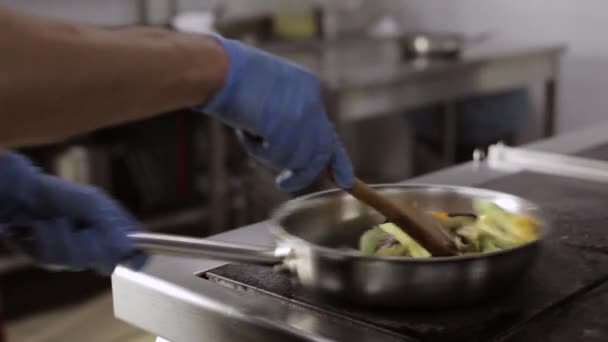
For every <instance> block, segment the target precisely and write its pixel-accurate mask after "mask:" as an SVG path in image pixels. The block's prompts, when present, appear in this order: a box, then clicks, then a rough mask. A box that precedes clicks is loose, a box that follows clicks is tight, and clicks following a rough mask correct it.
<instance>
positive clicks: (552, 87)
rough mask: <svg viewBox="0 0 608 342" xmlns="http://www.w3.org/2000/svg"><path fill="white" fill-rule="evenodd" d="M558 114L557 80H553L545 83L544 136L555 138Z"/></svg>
mask: <svg viewBox="0 0 608 342" xmlns="http://www.w3.org/2000/svg"><path fill="white" fill-rule="evenodd" d="M556 112H557V80H555V79H551V80H548V81H547V82H546V83H545V121H544V127H543V136H544V137H545V138H547V137H550V136H553V135H554V134H555V130H556Z"/></svg>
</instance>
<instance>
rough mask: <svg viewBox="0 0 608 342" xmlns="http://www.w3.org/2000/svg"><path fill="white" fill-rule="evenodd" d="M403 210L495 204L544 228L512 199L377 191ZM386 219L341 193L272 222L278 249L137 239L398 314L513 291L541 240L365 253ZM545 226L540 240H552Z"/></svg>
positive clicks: (413, 189) (484, 193) (282, 211)
mask: <svg viewBox="0 0 608 342" xmlns="http://www.w3.org/2000/svg"><path fill="white" fill-rule="evenodd" d="M375 188H377V189H378V190H379V191H381V192H382V193H383V194H384V195H385V196H388V198H390V199H392V200H393V201H395V202H396V203H404V204H405V203H410V204H414V205H416V206H417V207H418V208H420V209H421V210H443V211H447V212H471V211H472V200H473V199H474V198H479V197H482V198H486V199H490V200H492V201H494V202H496V203H498V204H499V205H501V206H503V207H505V208H507V209H509V210H513V211H515V212H519V213H526V214H531V215H534V216H535V217H537V218H539V219H540V220H541V222H544V221H542V220H543V219H542V217H541V214H540V212H539V208H538V207H537V206H536V205H535V204H533V203H531V202H528V201H526V200H524V199H522V198H519V197H516V196H512V195H509V194H505V193H500V192H495V191H489V190H483V189H476V188H465V187H452V186H435V185H380V186H375ZM383 220H384V218H383V217H381V216H380V215H379V214H378V213H376V212H375V211H373V210H372V209H370V208H368V207H366V206H364V205H362V204H360V203H359V202H357V201H356V200H355V199H354V198H352V197H350V196H349V195H347V194H344V193H343V192H342V191H338V190H330V191H324V192H320V193H316V194H312V195H309V196H306V197H302V198H300V199H296V200H293V201H290V202H287V203H286V204H284V205H283V206H281V207H279V208H278V209H277V210H276V211H275V212H274V214H273V215H272V218H271V220H270V221H269V225H270V229H271V231H272V233H273V234H274V236H275V237H276V247H275V248H274V249H260V248H259V247H252V246H243V245H235V244H226V243H218V242H213V241H209V240H204V239H192V238H185V237H176V236H167V235H158V234H147V233H137V234H133V235H132V236H133V238H134V239H135V241H137V244H138V245H139V246H140V247H141V248H143V249H146V250H148V251H151V252H159V253H176V254H181V255H183V254H191V255H197V256H204V257H208V258H215V259H221V260H226V261H236V262H246V263H258V264H274V265H281V266H282V267H283V268H285V269H287V270H288V271H290V272H291V273H292V274H293V276H294V277H295V278H296V279H297V280H298V282H299V283H300V284H301V285H302V286H303V287H304V288H306V289H309V290H313V291H314V292H315V293H316V294H318V295H321V296H326V297H329V298H332V299H338V300H343V301H346V302H348V303H354V304H360V305H364V306H374V307H385V308H388V307H392V308H439V307H446V306H456V305H467V304H471V303H473V302H476V301H478V300H480V299H483V298H485V297H487V296H489V295H491V294H494V293H497V291H500V290H502V289H503V288H505V287H511V286H512V285H513V283H514V282H515V281H517V280H519V279H520V278H521V276H522V275H523V274H524V273H525V271H526V270H527V269H528V268H529V266H530V265H531V264H532V261H533V259H534V258H535V256H536V254H537V249H538V248H537V247H538V245H539V243H538V242H539V241H533V242H530V243H527V244H525V245H522V246H519V247H517V248H513V249H509V250H503V251H498V252H493V253H486V254H480V255H468V256H458V257H443V258H430V259H414V258H401V257H388V258H386V257H383V258H381V257H369V256H363V255H361V254H360V253H358V252H357V251H356V250H354V248H356V246H357V243H358V240H359V237H360V235H361V234H362V233H363V232H364V231H365V230H366V229H369V228H370V227H371V226H372V225H374V224H377V223H380V222H382V221H383ZM546 233H547V228H546V227H545V226H544V225H543V231H542V234H541V239H542V237H544V235H546Z"/></svg>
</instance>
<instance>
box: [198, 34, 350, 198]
mask: <svg viewBox="0 0 608 342" xmlns="http://www.w3.org/2000/svg"><path fill="white" fill-rule="evenodd" d="M216 39H217V40H218V41H219V42H220V44H221V45H222V46H223V47H224V49H225V51H226V53H227V55H228V58H229V67H228V73H227V75H226V78H225V80H224V85H223V87H222V88H221V89H220V90H219V91H218V92H217V93H216V94H215V95H214V96H213V97H212V98H211V99H210V100H209V101H208V102H207V103H206V104H205V105H201V106H199V107H196V108H195V109H196V110H200V111H203V112H205V113H207V114H210V115H212V116H214V117H217V118H219V119H220V120H222V121H224V122H225V123H226V124H228V125H230V126H232V127H234V128H236V129H237V132H238V131H241V132H244V134H239V138H240V140H241V142H242V144H243V145H244V147H245V149H246V150H247V152H248V153H249V154H250V155H252V156H253V157H255V158H256V159H258V160H260V161H263V162H265V164H269V166H271V167H272V168H274V169H275V170H278V171H281V173H280V174H279V176H278V177H277V183H278V184H279V186H280V187H281V188H282V189H284V190H286V191H289V192H295V191H298V190H301V189H303V188H305V187H306V186H308V185H310V184H311V183H312V182H313V181H314V180H315V178H316V177H317V176H318V175H319V173H320V172H321V171H322V170H323V169H324V168H325V167H326V166H329V167H330V169H331V170H332V172H333V176H334V179H335V180H336V183H337V184H338V186H340V187H342V188H349V187H350V186H351V185H352V182H353V170H352V164H351V162H350V160H349V158H348V155H347V154H346V152H345V150H344V147H343V146H342V144H341V143H340V141H339V139H338V137H337V135H336V132H335V130H334V128H333V126H332V125H331V123H330V121H329V119H328V118H327V115H326V113H325V108H324V103H323V99H322V96H321V90H320V84H319V81H318V80H317V78H316V77H315V76H314V75H312V74H311V73H310V72H308V71H307V70H305V69H303V68H301V67H300V66H298V65H295V64H293V63H290V62H289V61H287V60H285V59H283V58H280V57H277V56H273V55H270V54H268V53H265V52H263V51H260V50H258V49H255V48H252V47H249V46H246V45H244V44H241V43H239V42H237V41H234V40H228V39H224V38H221V37H219V36H216Z"/></svg>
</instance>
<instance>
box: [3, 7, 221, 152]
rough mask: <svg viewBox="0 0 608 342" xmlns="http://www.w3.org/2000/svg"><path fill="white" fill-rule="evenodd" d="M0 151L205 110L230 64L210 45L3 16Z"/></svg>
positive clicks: (141, 31) (150, 32) (156, 33)
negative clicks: (188, 109)
mask: <svg viewBox="0 0 608 342" xmlns="http://www.w3.org/2000/svg"><path fill="white" fill-rule="evenodd" d="M0 32H1V33H0V51H2V54H0V70H2V77H1V78H0V147H1V146H5V147H6V146H10V145H15V144H23V143H31V142H41V141H42V140H47V139H56V138H64V137H67V136H71V135H74V134H79V133H84V132H87V131H90V130H93V129H96V128H99V127H104V126H109V125H114V124H118V123H122V122H127V121H133V120H138V119H142V118H145V117H148V116H151V115H154V114H158V113H161V112H163V111H168V110H172V109H177V108H180V107H185V106H189V105H194V104H199V103H202V102H204V101H205V100H206V99H207V98H208V97H209V96H210V95H211V94H213V92H214V91H215V90H216V89H217V88H219V87H220V86H221V83H222V81H223V77H224V74H225V70H226V68H227V59H226V56H225V54H224V51H223V50H222V48H221V47H220V46H219V45H218V44H217V43H216V42H215V41H214V40H213V39H211V38H208V37H202V36H195V35H189V34H181V33H174V32H170V31H165V30H162V29H152V28H150V29H146V28H137V29H126V30H103V29H99V28H94V27H89V26H85V25H78V24H71V23H63V22H59V21H53V20H47V19H43V18H37V17H31V16H27V15H21V14H16V13H13V12H9V11H4V10H1V9H0Z"/></svg>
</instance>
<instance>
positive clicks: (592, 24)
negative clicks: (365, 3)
mask: <svg viewBox="0 0 608 342" xmlns="http://www.w3.org/2000/svg"><path fill="white" fill-rule="evenodd" d="M385 5H386V6H387V7H388V8H392V9H394V10H395V12H398V13H399V14H398V15H399V17H400V19H401V20H402V22H403V23H404V25H405V26H406V27H407V28H422V29H431V30H448V31H449V30H459V31H464V32H467V33H471V34H474V33H478V32H481V31H486V30H495V31H496V32H497V36H496V38H495V39H498V40H500V41H503V42H505V44H509V43H510V42H526V43H528V42H529V43H536V42H565V43H567V44H568V46H569V51H568V52H567V55H566V56H565V59H564V63H563V70H562V76H563V82H562V85H563V87H562V89H561V94H560V96H561V97H560V121H559V126H560V131H568V130H572V129H575V128H579V127H584V126H589V125H593V124H594V123H596V122H600V121H608V40H606V38H605V32H608V21H607V20H606V13H608V2H606V1H604V0H586V1H570V0H553V1H543V0H528V1H504V0H458V1H444V0H425V1H417V0H401V1H397V0H387V1H385Z"/></svg>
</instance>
